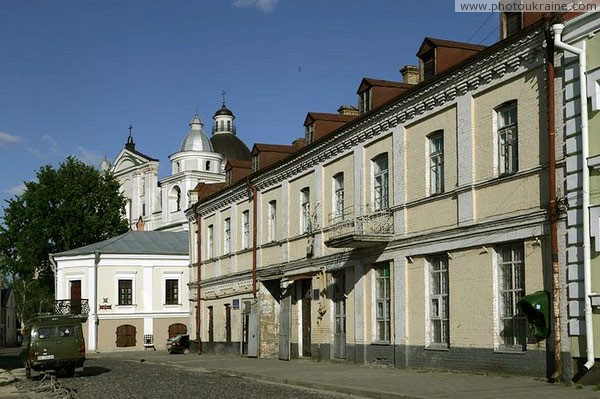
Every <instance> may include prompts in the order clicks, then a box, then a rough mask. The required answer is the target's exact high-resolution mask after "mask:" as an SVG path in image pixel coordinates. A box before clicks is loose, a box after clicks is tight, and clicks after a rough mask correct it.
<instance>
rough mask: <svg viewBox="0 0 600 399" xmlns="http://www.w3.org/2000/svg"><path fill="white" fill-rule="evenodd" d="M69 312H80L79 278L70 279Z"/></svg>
mask: <svg viewBox="0 0 600 399" xmlns="http://www.w3.org/2000/svg"><path fill="white" fill-rule="evenodd" d="M71 314H81V280H71Z"/></svg>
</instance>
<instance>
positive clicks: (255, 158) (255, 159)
mask: <svg viewBox="0 0 600 399" xmlns="http://www.w3.org/2000/svg"><path fill="white" fill-rule="evenodd" d="M257 170H258V155H254V156H253V157H252V172H256V171H257Z"/></svg>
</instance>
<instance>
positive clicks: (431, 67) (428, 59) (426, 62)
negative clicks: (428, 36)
mask: <svg viewBox="0 0 600 399" xmlns="http://www.w3.org/2000/svg"><path fill="white" fill-rule="evenodd" d="M434 54H435V53H434V52H433V51H430V52H429V53H427V54H425V55H424V56H423V58H422V60H423V61H422V62H423V79H429V78H431V77H432V76H433V75H435V57H434Z"/></svg>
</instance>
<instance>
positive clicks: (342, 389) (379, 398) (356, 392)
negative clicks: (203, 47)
mask: <svg viewBox="0 0 600 399" xmlns="http://www.w3.org/2000/svg"><path fill="white" fill-rule="evenodd" d="M204 369H205V370H206V371H209V372H213V373H217V374H224V375H230V376H235V377H243V378H250V379H254V380H260V381H267V382H274V383H277V384H283V385H293V386H297V387H303V388H310V389H316V390H320V391H328V392H333V393H338V394H347V395H353V396H359V397H364V398H373V399H426V398H425V397H424V396H412V395H405V394H401V393H391V392H379V391H372V390H366V389H358V388H351V387H347V386H340V385H334V384H325V383H319V382H311V381H303V380H294V379H289V378H277V377H271V376H265V375H261V374H254V373H248V372H243V371H232V370H228V369H219V368H212V367H205V368H204Z"/></svg>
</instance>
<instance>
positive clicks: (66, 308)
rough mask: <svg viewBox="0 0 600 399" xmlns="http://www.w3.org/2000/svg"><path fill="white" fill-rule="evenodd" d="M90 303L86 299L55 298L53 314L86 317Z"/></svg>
mask: <svg viewBox="0 0 600 399" xmlns="http://www.w3.org/2000/svg"><path fill="white" fill-rule="evenodd" d="M89 313H90V305H89V303H88V300H87V299H57V300H55V301H54V314H55V315H61V316H73V317H79V318H81V319H87V317H88V314H89Z"/></svg>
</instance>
